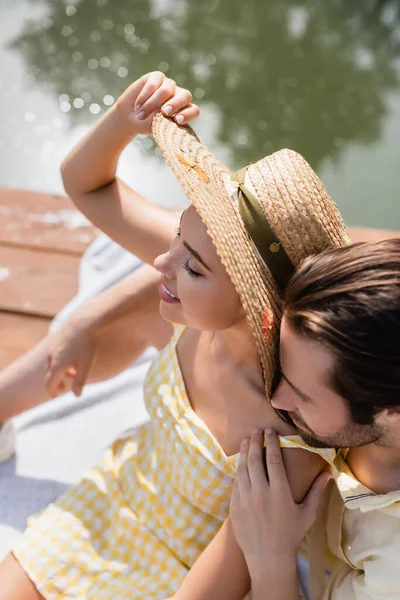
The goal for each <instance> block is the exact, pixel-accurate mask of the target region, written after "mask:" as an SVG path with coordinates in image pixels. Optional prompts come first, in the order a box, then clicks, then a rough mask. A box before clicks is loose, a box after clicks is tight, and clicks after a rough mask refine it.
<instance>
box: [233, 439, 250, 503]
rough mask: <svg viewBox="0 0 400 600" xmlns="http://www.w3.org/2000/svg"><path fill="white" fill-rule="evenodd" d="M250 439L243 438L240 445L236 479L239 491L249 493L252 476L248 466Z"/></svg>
mask: <svg viewBox="0 0 400 600" xmlns="http://www.w3.org/2000/svg"><path fill="white" fill-rule="evenodd" d="M249 447H250V440H248V439H247V438H246V439H245V440H243V442H242V444H241V446H240V456H239V464H238V469H237V476H236V481H237V485H238V488H239V492H240V493H243V494H248V493H249V491H250V477H249V471H248V468H247V457H248V454H249Z"/></svg>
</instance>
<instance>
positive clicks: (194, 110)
mask: <svg viewBox="0 0 400 600" xmlns="http://www.w3.org/2000/svg"><path fill="white" fill-rule="evenodd" d="M199 114H200V108H199V107H198V106H197V104H189V106H188V107H187V108H185V109H183V110H181V111H179V112H178V113H177V114H176V115H175V116H174V120H175V121H176V122H177V123H179V125H184V124H185V123H189V122H190V121H194V119H197V117H198V116H199Z"/></svg>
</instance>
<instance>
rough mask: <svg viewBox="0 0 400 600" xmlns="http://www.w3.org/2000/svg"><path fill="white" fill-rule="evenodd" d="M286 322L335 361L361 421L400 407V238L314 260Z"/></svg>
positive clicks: (342, 390) (291, 296) (293, 284)
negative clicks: (330, 354)
mask: <svg viewBox="0 0 400 600" xmlns="http://www.w3.org/2000/svg"><path fill="white" fill-rule="evenodd" d="M284 313H285V318H286V319H287V321H288V323H289V325H290V326H291V327H292V329H293V330H294V331H295V332H296V333H297V334H299V335H302V336H304V337H305V338H306V339H312V340H315V341H318V342H320V343H321V344H323V345H324V347H326V348H328V349H329V350H330V351H331V352H332V353H333V354H334V356H335V367H334V371H333V373H332V374H331V377H332V385H333V388H334V389H335V391H336V392H337V393H338V394H339V395H340V396H342V397H343V398H344V399H345V400H346V401H347V402H348V405H349V407H350V412H351V415H352V417H353V420H354V421H356V422H357V423H360V424H372V422H373V420H374V417H375V415H376V414H378V413H379V412H381V411H382V410H383V409H385V408H390V407H394V406H400V239H391V240H385V241H382V242H374V243H359V244H353V245H351V246H348V247H345V248H340V249H337V250H330V251H326V252H323V253H322V254H319V255H317V256H312V257H310V258H308V259H306V260H305V261H304V262H303V264H302V265H301V267H300V268H299V269H298V271H297V272H296V273H295V275H294V276H293V277H292V279H291V281H290V283H289V285H288V288H287V291H286V296H285V307H284Z"/></svg>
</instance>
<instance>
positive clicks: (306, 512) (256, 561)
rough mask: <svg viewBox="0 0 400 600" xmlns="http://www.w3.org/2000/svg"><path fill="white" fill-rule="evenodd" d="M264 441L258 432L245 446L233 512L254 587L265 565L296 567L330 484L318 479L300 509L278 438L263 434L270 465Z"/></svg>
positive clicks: (271, 433)
mask: <svg viewBox="0 0 400 600" xmlns="http://www.w3.org/2000/svg"><path fill="white" fill-rule="evenodd" d="M263 440H264V435H263V432H257V433H254V434H253V435H252V437H251V440H245V441H244V442H243V443H242V447H241V451H240V459H239V467H238V475H237V478H236V482H235V485H234V489H233V492H232V497H231V506H230V516H231V519H232V524H233V528H234V532H235V535H236V539H237V541H238V544H239V546H240V547H241V549H242V551H243V553H244V556H245V558H246V562H247V566H248V568H249V572H250V575H251V578H252V581H253V579H255V580H257V581H259V580H260V578H261V577H262V576H263V575H264V573H265V572H266V565H269V566H271V565H273V564H274V565H279V564H281V565H283V564H285V563H286V564H293V563H294V564H295V560H296V555H297V552H298V548H299V545H300V542H301V540H302V539H303V537H304V536H305V535H306V533H307V532H308V531H309V529H310V528H311V526H312V525H313V523H314V521H315V519H316V517H317V511H318V507H319V503H320V500H321V497H322V493H323V491H324V488H325V486H326V483H327V482H328V480H329V478H330V476H329V474H328V473H326V472H324V473H322V474H321V475H319V476H318V477H317V479H316V480H315V481H314V483H313V485H312V486H311V489H310V491H309V492H308V494H307V496H306V498H305V500H304V502H302V503H301V504H296V503H295V502H294V501H293V498H292V493H291V491H290V486H289V482H288V478H287V475H286V471H285V466H284V463H283V459H282V453H281V449H280V447H279V438H278V436H277V435H276V433H275V432H274V431H272V430H267V432H266V433H265V441H266V446H267V450H266V464H264V459H263ZM265 467H266V469H267V473H268V479H267V475H266V470H265Z"/></svg>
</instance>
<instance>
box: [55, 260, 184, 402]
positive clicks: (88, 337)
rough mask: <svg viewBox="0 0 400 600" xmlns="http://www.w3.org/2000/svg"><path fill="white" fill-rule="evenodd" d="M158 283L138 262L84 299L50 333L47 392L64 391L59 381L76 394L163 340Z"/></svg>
mask: <svg viewBox="0 0 400 600" xmlns="http://www.w3.org/2000/svg"><path fill="white" fill-rule="evenodd" d="M159 285H160V274H159V273H158V272H157V271H156V270H155V269H154V268H153V267H150V266H149V265H143V266H141V267H139V268H138V269H137V270H136V271H135V272H134V273H132V274H130V275H128V276H127V277H125V278H124V279H122V280H121V281H119V282H118V283H117V284H115V285H114V286H112V287H111V288H109V289H108V290H106V291H104V292H103V293H101V294H99V295H98V296H96V297H95V298H93V299H91V300H89V301H88V302H87V303H86V304H85V305H84V306H82V308H80V309H79V310H77V311H76V312H75V313H74V314H73V315H72V316H71V317H70V319H69V320H68V321H67V322H66V323H65V324H64V325H63V326H62V327H61V328H60V330H59V331H57V332H55V333H54V334H52V335H51V336H50V338H49V344H48V346H49V349H48V365H47V371H46V385H47V389H48V392H49V394H50V396H51V397H55V396H57V395H59V394H60V393H64V392H65V389H64V385H65V382H68V383H70V384H71V385H72V391H73V392H74V393H75V394H76V395H77V396H79V395H80V394H81V392H82V389H83V386H84V385H85V383H86V382H87V381H89V380H90V381H102V380H104V379H107V378H109V377H113V376H114V375H116V374H117V373H120V372H121V371H122V370H124V369H125V368H127V367H128V366H129V365H130V364H132V363H133V362H134V361H135V360H136V359H137V358H138V357H139V356H140V355H141V354H142V352H144V350H145V349H146V348H147V347H148V346H150V345H151V346H156V347H163V346H164V345H165V344H166V343H168V339H169V337H170V336H171V333H172V326H171V325H170V323H167V322H166V321H164V319H163V318H162V317H161V315H160V313H159V303H160V297H159V294H158V287H159ZM69 387H70V386H68V388H69Z"/></svg>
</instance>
